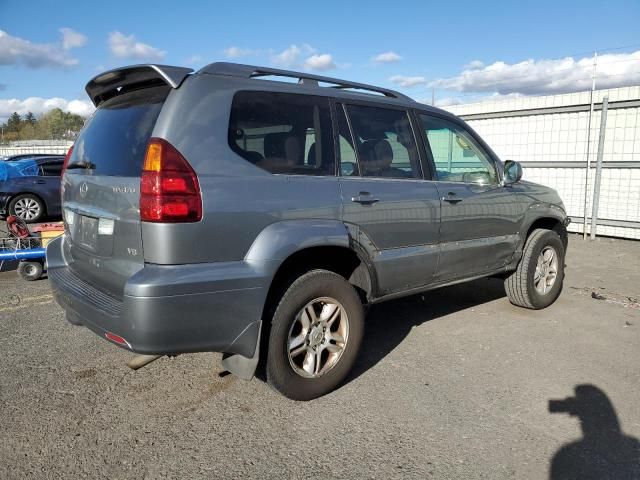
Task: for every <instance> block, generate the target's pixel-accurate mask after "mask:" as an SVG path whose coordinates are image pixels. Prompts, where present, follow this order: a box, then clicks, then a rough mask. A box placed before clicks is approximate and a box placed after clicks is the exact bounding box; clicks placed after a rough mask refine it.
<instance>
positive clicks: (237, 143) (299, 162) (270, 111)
mask: <svg viewBox="0 0 640 480" xmlns="http://www.w3.org/2000/svg"><path fill="white" fill-rule="evenodd" d="M229 146H230V147H231V149H232V150H233V151H234V152H236V153H237V154H238V155H240V156H241V157H242V158H244V159H245V160H247V161H248V162H251V163H253V164H254V165H256V166H258V167H260V168H262V169H264V170H266V171H268V172H271V173H276V174H289V175H321V176H323V175H335V160H334V154H333V137H332V134H331V116H330V110H329V100H328V99H327V98H323V97H315V96H311V95H297V94H288V93H273V92H255V91H250V92H238V93H237V94H236V95H235V96H234V98H233V105H232V108H231V117H230V120H229Z"/></svg>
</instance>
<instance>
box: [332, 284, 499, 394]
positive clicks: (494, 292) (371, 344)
mask: <svg viewBox="0 0 640 480" xmlns="http://www.w3.org/2000/svg"><path fill="white" fill-rule="evenodd" d="M504 296H505V291H504V282H503V280H501V279H498V278H483V279H480V280H475V281H472V282H468V283H461V284H458V285H453V286H450V287H445V288H442V289H438V290H432V291H429V292H425V293H424V294H418V295H413V296H410V297H406V298H401V299H398V300H392V301H389V302H384V303H381V304H377V305H374V306H372V307H371V310H370V311H369V312H368V314H367V320H366V324H365V333H364V339H363V341H362V348H361V349H360V353H359V354H358V359H357V360H356V363H355V365H354V366H353V369H352V370H351V373H350V374H349V376H348V377H347V379H346V380H345V382H344V385H346V384H347V383H349V382H351V381H353V380H355V379H356V378H358V377H359V376H360V375H362V374H363V373H365V372H366V371H368V370H369V369H371V368H372V367H374V366H375V365H376V364H377V363H378V362H380V361H381V360H382V359H383V358H384V357H386V356H387V355H388V354H389V353H390V352H391V351H393V350H394V349H395V348H396V347H397V346H398V345H399V344H400V343H401V342H402V341H403V340H404V339H405V338H406V336H407V335H408V334H409V332H411V329H412V328H413V327H415V326H418V325H421V324H423V323H425V322H428V321H430V320H433V319H436V318H439V317H444V316H446V315H449V314H452V313H455V312H459V311H461V310H465V309H468V308H473V307H476V306H478V305H482V304H484V303H488V302H491V301H494V300H497V299H499V298H502V297H504Z"/></svg>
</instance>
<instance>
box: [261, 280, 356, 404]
mask: <svg viewBox="0 0 640 480" xmlns="http://www.w3.org/2000/svg"><path fill="white" fill-rule="evenodd" d="M363 333H364V310H363V308H362V303H361V301H360V298H359V297H358V294H357V292H356V290H355V288H354V287H353V286H352V285H351V284H350V283H349V282H347V281H346V280H345V279H344V278H343V277H341V276H340V275H338V274H336V273H333V272H329V271H326V270H313V271H311V272H309V273H306V274H304V275H302V276H301V277H299V278H298V279H297V280H295V281H294V282H293V283H292V284H291V286H290V287H289V288H288V289H287V291H286V292H285V293H284V295H283V296H282V298H281V300H280V303H279V304H278V307H277V309H276V311H275V313H274V315H273V319H272V322H271V333H270V336H269V347H268V353H267V382H268V383H269V385H271V386H272V387H273V388H274V389H276V390H277V391H279V392H280V393H282V394H283V395H285V396H286V397H288V398H291V399H293V400H311V399H313V398H316V397H319V396H321V395H324V394H326V393H329V392H331V391H332V390H334V389H335V388H336V387H337V386H338V385H339V384H340V382H342V381H343V380H344V378H345V377H346V376H347V374H348V373H349V371H350V370H351V367H352V366H353V364H354V362H355V359H356V355H357V354H358V350H359V349H360V343H361V342H362V335H363Z"/></svg>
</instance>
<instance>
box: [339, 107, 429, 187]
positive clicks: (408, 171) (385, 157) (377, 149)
mask: <svg viewBox="0 0 640 480" xmlns="http://www.w3.org/2000/svg"><path fill="white" fill-rule="evenodd" d="M347 111H348V114H349V120H350V121H351V128H352V130H353V135H354V137H355V138H354V141H353V143H355V146H356V151H357V152H358V162H359V165H360V174H361V175H362V176H365V177H386V178H420V168H419V166H418V164H419V156H418V150H417V148H416V143H415V139H414V136H413V131H412V129H411V123H410V122H409V116H408V114H407V112H405V111H403V110H387V109H384V108H378V107H362V106H353V105H350V106H348V107H347Z"/></svg>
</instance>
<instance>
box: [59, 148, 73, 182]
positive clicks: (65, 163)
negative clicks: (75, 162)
mask: <svg viewBox="0 0 640 480" xmlns="http://www.w3.org/2000/svg"><path fill="white" fill-rule="evenodd" d="M72 154H73V145H71V146H70V147H69V151H68V152H67V154H66V155H65V157H64V163H63V164H62V173H61V174H60V175H61V176H62V175H64V171H65V170H66V169H67V164H68V163H69V159H70V158H71V155H72Z"/></svg>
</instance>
